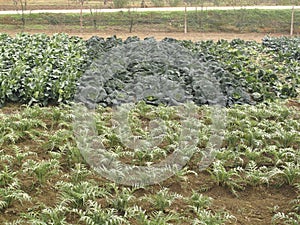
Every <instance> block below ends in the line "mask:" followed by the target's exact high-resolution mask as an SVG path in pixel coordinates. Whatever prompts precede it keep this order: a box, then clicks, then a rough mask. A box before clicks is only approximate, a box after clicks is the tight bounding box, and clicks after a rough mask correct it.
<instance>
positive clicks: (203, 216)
mask: <svg viewBox="0 0 300 225" xmlns="http://www.w3.org/2000/svg"><path fill="white" fill-rule="evenodd" d="M195 213H196V215H197V218H196V219H194V220H193V225H196V224H206V225H215V224H224V223H225V222H228V221H234V220H236V218H235V217H234V216H233V215H230V214H229V213H227V212H216V213H213V212H212V211H208V210H205V209H202V210H195Z"/></svg>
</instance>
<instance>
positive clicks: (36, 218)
mask: <svg viewBox="0 0 300 225" xmlns="http://www.w3.org/2000/svg"><path fill="white" fill-rule="evenodd" d="M67 212H68V208H66V207H64V206H62V205H58V206H55V207H53V208H44V209H43V210H42V211H41V212H36V211H34V212H29V213H25V214H24V215H23V216H22V217H23V218H24V219H26V221H27V223H30V224H53V225H66V224H69V223H68V222H67V219H66V213H67Z"/></svg>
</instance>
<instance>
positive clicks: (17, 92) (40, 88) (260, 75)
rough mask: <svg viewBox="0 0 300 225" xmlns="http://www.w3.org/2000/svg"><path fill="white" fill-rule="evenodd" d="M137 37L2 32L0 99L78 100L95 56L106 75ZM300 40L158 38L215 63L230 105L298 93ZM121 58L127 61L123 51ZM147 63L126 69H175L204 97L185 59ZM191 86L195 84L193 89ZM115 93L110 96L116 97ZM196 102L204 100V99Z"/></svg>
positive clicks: (168, 71)
mask: <svg viewBox="0 0 300 225" xmlns="http://www.w3.org/2000/svg"><path fill="white" fill-rule="evenodd" d="M146 40H149V38H147V39H146ZM137 41H140V40H139V38H137V37H130V38H127V39H126V40H122V39H120V38H117V37H116V36H113V37H110V38H107V39H104V38H99V37H92V38H91V39H89V40H87V41H84V40H83V39H81V38H79V37H69V36H67V35H66V34H56V35H54V36H51V37H50V36H47V35H45V34H37V35H29V34H19V35H17V36H16V37H10V36H8V35H6V34H1V36H0V44H1V45H0V84H1V90H0V105H1V106H3V105H4V104H5V103H6V102H21V103H29V104H35V103H38V104H40V105H48V104H51V103H54V104H57V103H60V102H67V101H69V100H73V98H74V95H75V92H76V90H77V86H78V84H79V79H80V78H81V77H82V75H83V74H85V73H90V71H91V70H90V68H91V65H92V63H93V62H95V61H97V60H98V64H99V66H100V67H98V68H97V70H99V71H98V72H99V73H100V75H99V76H101V73H102V72H101V71H102V69H103V67H105V65H103V63H104V62H105V56H109V55H111V54H113V55H118V52H117V51H119V50H122V49H123V50H124V49H125V48H126V46H129V45H130V44H131V45H132V43H134V42H137ZM152 41H155V40H154V39H152ZM298 42H299V38H298V39H297V38H293V39H289V38H278V39H275V38H273V39H272V38H269V37H266V38H265V39H264V40H263V43H262V44H261V43H257V42H254V41H243V40H239V39H236V40H232V41H225V40H220V41H217V42H213V41H200V42H196V43H194V42H192V41H177V40H174V39H170V38H166V39H164V40H163V41H162V42H158V41H157V44H159V43H166V45H170V46H171V45H174V44H177V45H179V46H183V47H184V48H186V49H188V50H189V51H191V55H192V54H194V56H195V58H196V59H199V61H201V62H202V63H204V64H205V65H207V66H208V65H211V66H210V69H209V71H210V73H211V74H212V76H213V77H214V79H217V80H218V82H219V86H220V88H221V91H222V93H223V94H224V96H225V97H226V98H227V99H226V101H227V105H233V104H244V103H253V102H261V101H264V100H271V101H273V100H275V99H278V98H289V97H296V96H298V94H299V83H300V79H299V75H298V74H299V72H300V71H299V70H300V64H299V60H298V57H299V52H298V44H297V43H298ZM121 46H123V47H121ZM131 50H132V51H133V49H131ZM120 54H121V52H120ZM127 54H129V53H127ZM132 54H133V53H132ZM149 54H150V53H149ZM151 54H153V53H151ZM178 54H181V53H178ZM103 57H104V58H103ZM135 57H137V56H135ZM161 57H162V56H161ZM176 57H177V56H176ZM184 57H186V54H183V55H182V60H186V59H184ZM100 60H102V62H101V61H100ZM120 60H121V61H122V56H120ZM106 61H107V60H106ZM121 61H119V65H117V64H118V62H117V61H115V62H114V66H115V68H117V67H118V66H120V65H121V64H120V63H121ZM152 61H153V60H152ZM175 61H176V60H175ZM179 61H180V60H179ZM179 61H178V62H179ZM146 64H147V63H145V62H141V61H139V59H136V60H135V62H134V63H133V64H132V65H131V66H132V68H130V67H128V68H126V74H127V75H128V76H131V75H130V73H132V74H133V73H134V74H135V75H137V74H138V75H139V76H140V75H141V74H149V69H151V68H152V69H151V70H159V71H161V73H159V74H162V73H165V74H167V76H168V74H169V75H170V74H173V75H174V76H175V77H176V76H179V79H181V78H182V79H185V81H184V85H183V86H184V88H187V89H188V90H187V91H188V92H189V94H191V95H192V96H193V97H194V98H195V99H199V98H201V91H199V90H200V89H197V85H196V83H197V80H196V78H195V76H192V77H190V79H193V81H187V80H188V79H189V77H188V76H186V74H189V71H185V70H186V69H188V70H190V69H191V68H183V67H182V66H180V65H169V67H170V68H167V67H166V62H165V59H162V58H161V59H159V56H158V58H157V59H156V62H153V64H151V61H149V62H148V65H146ZM94 65H95V64H94ZM134 65H135V66H134ZM110 66H111V65H110ZM127 66H130V65H127ZM179 66H180V67H181V68H179ZM104 71H105V70H104ZM94 72H95V71H94ZM124 72H125V71H117V73H112V77H113V79H115V78H117V81H120V80H119V78H118V77H119V76H123V75H124V74H123V75H122V73H124ZM152 73H154V72H152ZM128 76H125V75H124V77H128ZM181 76H182V77H181ZM169 77H170V76H169ZM180 77H181V78H180ZM198 78H199V79H200V77H198ZM198 78H197V79H198ZM122 79H123V78H122ZM124 79H125V78H124ZM168 79H169V78H168ZM203 79H204V78H203ZM203 79H202V80H203ZM200 80H201V79H200ZM206 80H207V79H206ZM122 82H124V80H123V81H122ZM114 85H118V84H114ZM186 86H193V87H192V88H191V87H190V89H189V88H188V87H186ZM197 90H198V91H197ZM114 98H115V97H113V96H110V100H111V101H112V100H113V99H114ZM106 104H107V103H106ZM197 104H202V103H201V101H199V102H197Z"/></svg>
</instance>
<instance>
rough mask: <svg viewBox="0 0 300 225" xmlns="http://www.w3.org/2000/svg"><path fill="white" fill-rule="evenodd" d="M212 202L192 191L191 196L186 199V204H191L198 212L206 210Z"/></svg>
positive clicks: (208, 198) (209, 198)
mask: <svg viewBox="0 0 300 225" xmlns="http://www.w3.org/2000/svg"><path fill="white" fill-rule="evenodd" d="M212 200H213V199H212V198H211V197H208V196H205V195H203V194H199V193H198V192H196V191H193V192H192V196H191V197H189V198H188V199H187V202H188V203H190V204H191V206H192V208H195V209H196V210H200V209H206V208H208V207H209V206H210V205H211V204H212Z"/></svg>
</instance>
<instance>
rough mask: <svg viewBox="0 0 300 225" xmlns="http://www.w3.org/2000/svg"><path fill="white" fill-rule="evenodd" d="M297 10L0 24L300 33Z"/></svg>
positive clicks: (3, 23) (9, 19)
mask: <svg viewBox="0 0 300 225" xmlns="http://www.w3.org/2000/svg"><path fill="white" fill-rule="evenodd" d="M299 18H300V10H298V9H297V10H295V11H294V13H293V19H292V9H290V10H255V9H251V10H248V9H237V10H225V11H221V10H206V9H205V7H195V8H194V10H190V11H188V12H185V11H184V10H183V11H175V12H135V11H131V10H128V11H120V12H116V13H103V12H101V11H90V13H86V14H83V18H82V22H83V23H82V27H80V15H79V14H75V13H73V14H51V13H42V14H28V15H27V14H26V15H24V18H23V19H24V20H22V18H21V15H18V16H16V15H5V16H1V17H0V27H2V28H5V27H6V28H9V29H24V28H25V29H26V28H27V29H41V30H43V29H52V28H56V29H62V30H63V29H73V30H74V29H78V30H86V31H87V30H89V31H95V32H98V31H105V30H107V29H109V30H112V29H115V30H116V31H120V32H124V31H126V32H151V31H156V32H185V31H186V32H218V31H219V32H234V33H245V32H262V33H290V31H291V27H292V28H293V33H294V34H298V33H299V32H300V19H299ZM291 21H292V26H291Z"/></svg>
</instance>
